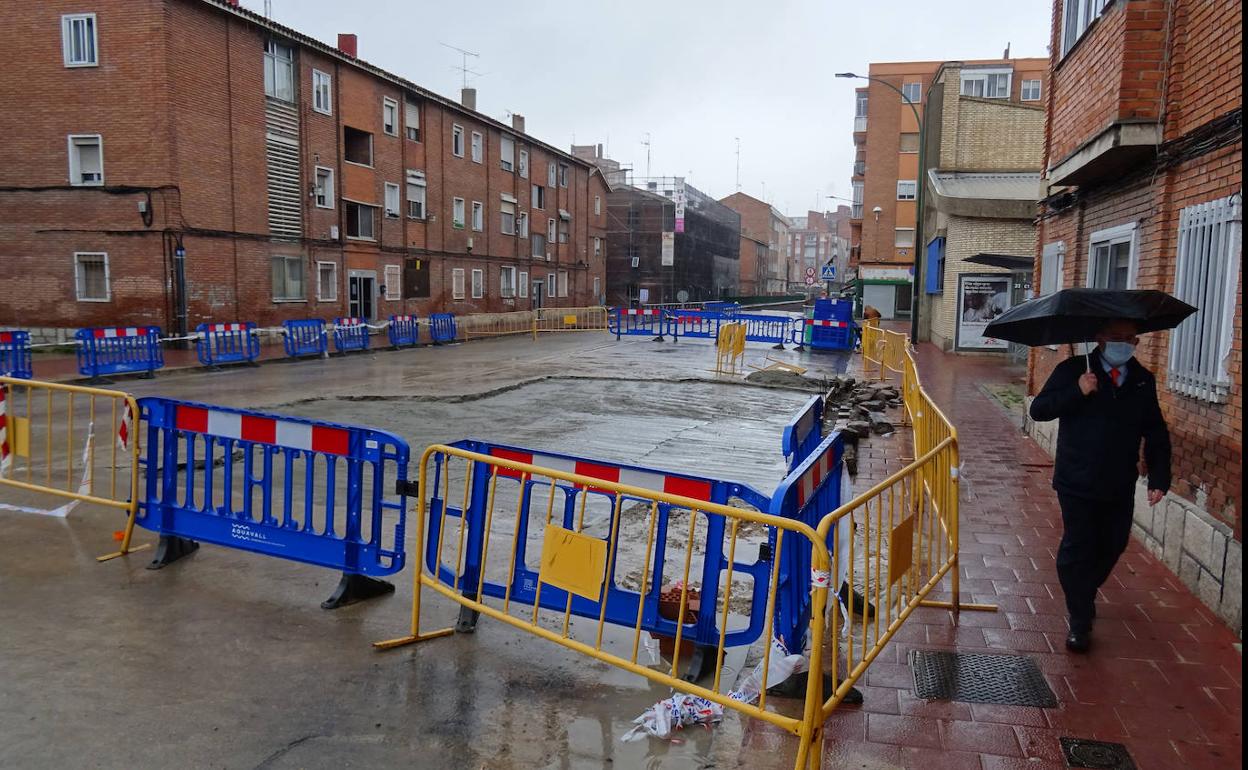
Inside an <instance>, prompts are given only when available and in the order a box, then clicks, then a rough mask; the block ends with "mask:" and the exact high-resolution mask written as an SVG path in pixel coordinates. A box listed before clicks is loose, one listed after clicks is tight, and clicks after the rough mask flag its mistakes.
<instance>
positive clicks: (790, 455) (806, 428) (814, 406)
mask: <svg viewBox="0 0 1248 770" xmlns="http://www.w3.org/2000/svg"><path fill="white" fill-rule="evenodd" d="M780 442H781V448H782V449H783V450H784V457H785V459H786V460H787V461H788V463H789V470H790V471H791V470H793V469H794V468H796V467H797V466H798V465H799V464H800V463H801V462H802V461H803V460H805V459H806V458H807V457H809V456H810V453H811V452H813V451H815V449H817V448H818V447H819V444H821V443H822V442H823V397H822V396H811V397H810V400H809V401H807V402H806V405H805V406H803V407H802V410H801V411H800V412H798V413H797V414H796V415H794V416H793V419H792V420H789V424H788V425H786V426H784V433H783V434H782V436H781V439H780Z"/></svg>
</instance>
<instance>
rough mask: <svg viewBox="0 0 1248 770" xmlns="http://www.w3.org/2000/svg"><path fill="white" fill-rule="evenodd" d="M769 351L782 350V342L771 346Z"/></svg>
mask: <svg viewBox="0 0 1248 770" xmlns="http://www.w3.org/2000/svg"><path fill="white" fill-rule="evenodd" d="M771 349H772V350H784V343H783V342H777V343H776V344H775V345H772V346H771ZM798 349H799V350H800V349H801V348H798Z"/></svg>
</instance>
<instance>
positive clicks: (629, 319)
mask: <svg viewBox="0 0 1248 770" xmlns="http://www.w3.org/2000/svg"><path fill="white" fill-rule="evenodd" d="M667 327H668V322H667V319H666V318H665V313H664V311H663V310H659V309H657V308H636V307H613V308H611V309H610V312H609V314H608V315H607V331H608V332H609V333H611V334H614V335H615V338H616V339H617V340H618V339H619V338H620V337H623V336H626V335H636V336H641V337H654V338H656V339H659V340H662V339H663V335H664V334H666V333H668V329H667Z"/></svg>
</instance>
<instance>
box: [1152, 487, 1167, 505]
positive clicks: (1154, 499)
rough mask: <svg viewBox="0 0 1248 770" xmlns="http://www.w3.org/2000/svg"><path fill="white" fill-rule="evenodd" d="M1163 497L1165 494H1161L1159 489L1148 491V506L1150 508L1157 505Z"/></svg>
mask: <svg viewBox="0 0 1248 770" xmlns="http://www.w3.org/2000/svg"><path fill="white" fill-rule="evenodd" d="M1165 496H1166V493H1165V492H1162V491H1161V490H1160V489H1150V490H1148V504H1149V505H1150V506H1152V505H1156V504H1157V503H1160V502H1161V498H1163V497H1165Z"/></svg>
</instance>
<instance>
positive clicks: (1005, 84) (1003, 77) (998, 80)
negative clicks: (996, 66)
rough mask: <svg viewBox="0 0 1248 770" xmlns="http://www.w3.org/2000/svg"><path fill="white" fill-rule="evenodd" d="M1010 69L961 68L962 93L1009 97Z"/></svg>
mask: <svg viewBox="0 0 1248 770" xmlns="http://www.w3.org/2000/svg"><path fill="white" fill-rule="evenodd" d="M1010 77H1011V74H1010V71H1009V70H1004V71H994V70H963V71H962V95H963V96H980V97H983V98H985V99H1008V98H1010Z"/></svg>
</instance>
